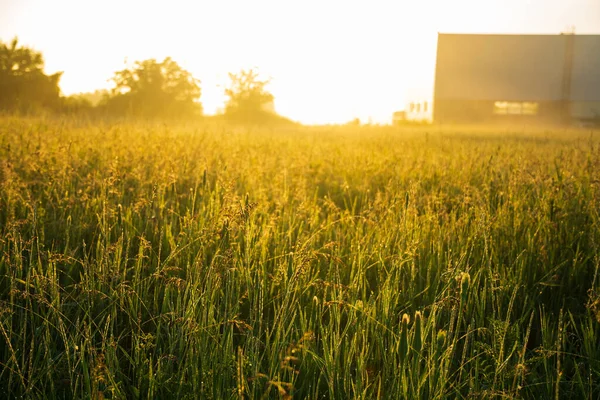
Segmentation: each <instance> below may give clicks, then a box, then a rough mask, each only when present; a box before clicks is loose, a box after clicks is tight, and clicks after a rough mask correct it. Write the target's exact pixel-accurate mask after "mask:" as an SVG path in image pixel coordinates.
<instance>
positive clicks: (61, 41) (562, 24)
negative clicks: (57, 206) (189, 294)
mask: <svg viewBox="0 0 600 400" xmlns="http://www.w3.org/2000/svg"><path fill="white" fill-rule="evenodd" d="M573 27H574V29H575V32H576V33H579V34H600V0H410V1H408V0H395V1H391V0H388V1H383V0H368V1H367V0H363V1H352V0H343V1H337V0H303V1H286V0H254V1H248V0H210V1H208V0H196V1H191V0H170V1H168V2H167V1H164V0H163V1H153V0H102V1H98V0H52V1H50V0H0V40H2V41H4V42H7V41H9V40H11V39H12V38H13V37H15V36H18V38H19V41H20V43H21V44H24V45H28V46H31V47H33V48H35V49H36V50H38V51H41V52H42V53H43V55H44V58H45V61H46V72H47V73H54V72H58V71H63V72H64V74H63V77H62V79H61V89H62V91H63V93H64V94H67V95H68V94H74V93H79V92H89V91H94V90H96V89H102V88H108V87H110V84H111V83H110V78H111V77H112V76H113V74H114V72H115V71H118V70H121V69H123V68H125V67H127V66H130V65H131V64H132V63H133V62H134V61H138V60H144V59H148V58H155V59H157V60H159V61H161V60H162V59H163V58H165V57H167V56H170V57H172V58H173V59H174V60H175V61H176V62H177V63H178V64H179V65H181V66H182V67H183V68H184V69H186V70H188V71H190V72H191V73H192V74H193V75H194V76H195V77H196V78H198V79H200V81H201V87H202V98H201V101H202V103H203V106H204V109H205V112H206V113H208V114H210V113H214V112H215V111H217V110H218V109H219V108H221V107H223V104H224V102H225V100H226V97H225V96H224V94H223V89H224V87H225V86H227V84H228V81H229V80H228V72H238V71H240V70H241V69H248V68H255V69H257V70H258V71H259V73H260V74H261V76H262V77H263V78H270V79H271V83H270V84H269V86H268V89H269V90H270V91H271V93H273V95H274V96H275V109H276V111H277V112H278V113H280V114H282V115H284V116H287V117H289V118H291V119H293V120H296V121H300V122H303V123H309V124H323V123H344V122H348V121H350V120H352V119H354V118H360V119H361V120H362V121H363V122H367V121H369V120H371V121H372V122H380V123H385V122H389V121H390V120H391V115H392V113H393V112H394V111H397V110H402V109H404V107H405V105H406V103H407V102H409V101H413V100H415V101H419V100H428V99H430V98H431V97H432V94H433V80H434V71H435V54H436V43H437V34H438V32H439V33H537V34H558V33H561V32H565V31H569V30H571V29H572V28H573Z"/></svg>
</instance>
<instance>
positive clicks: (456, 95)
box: [435, 34, 566, 101]
mask: <svg viewBox="0 0 600 400" xmlns="http://www.w3.org/2000/svg"><path fill="white" fill-rule="evenodd" d="M565 45H566V41H565V37H564V36H559V35H555V36H548V35H452V34H451V35H448V34H440V35H439V37H438V53H437V68H436V77H435V96H436V98H439V99H462V100H506V101H525V100H538V101H553V100H560V98H561V88H562V76H563V64H564V54H565Z"/></svg>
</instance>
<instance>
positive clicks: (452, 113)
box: [434, 99, 563, 124]
mask: <svg viewBox="0 0 600 400" xmlns="http://www.w3.org/2000/svg"><path fill="white" fill-rule="evenodd" d="M495 103H496V102H495V101H492V100H443V99H441V100H437V101H436V106H435V107H436V108H435V110H434V113H435V114H434V115H435V121H436V122H441V123H469V122H472V123H481V124H487V123H498V122H510V123H523V122H537V123H545V124H557V123H560V122H562V112H561V111H562V109H563V103H562V102H560V101H542V102H536V103H535V104H536V105H537V112H536V114H535V115H512V114H506V115H499V114H495V113H494V108H495Z"/></svg>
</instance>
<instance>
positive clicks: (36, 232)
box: [0, 117, 600, 399]
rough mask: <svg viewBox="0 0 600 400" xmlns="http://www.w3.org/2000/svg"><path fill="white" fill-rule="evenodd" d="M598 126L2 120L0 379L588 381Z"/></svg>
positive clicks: (302, 386) (414, 390) (320, 394)
mask: <svg viewBox="0 0 600 400" xmlns="http://www.w3.org/2000/svg"><path fill="white" fill-rule="evenodd" d="M597 134H598V132H596V133H594V132H589V131H587V132H584V131H569V132H544V131H538V132H533V131H531V132H524V131H523V132H519V131H507V130H504V131H496V132H483V131H479V132H478V131H471V132H467V131H461V132H451V131H449V130H440V129H438V128H414V130H413V131H399V130H394V129H391V128H389V129H388V128H370V129H369V128H361V129H358V128H343V129H342V128H331V129H330V128H323V129H304V128H298V129H297V130H296V131H293V132H292V131H285V132H283V131H281V132H277V131H274V132H271V131H257V130H255V131H231V130H229V129H228V128H226V127H220V126H213V127H203V126H175V125H161V124H146V125H144V124H141V123H139V124H126V123H123V124H114V125H110V124H98V125H93V124H90V123H80V122H77V121H69V120H63V121H52V120H41V119H20V118H12V117H2V118H1V119H0V185H1V186H0V229H1V231H2V235H1V237H0V387H1V388H2V392H3V393H6V394H7V395H8V396H9V397H11V398H15V397H26V398H92V399H109V398H112V399H121V398H140V399H154V398H163V399H164V398H203V399H211V398H213V399H221V398H292V397H293V398H315V399H316V398H332V399H349V398H407V399H417V398H421V399H442V398H470V397H474V398H532V399H540V398H545V399H550V398H586V399H596V398H599V397H600V278H599V277H598V267H599V265H600V252H599V245H600V225H599V222H600V218H599V210H600V180H599V177H600V150H599V147H598V146H599V145H600V142H599V141H598V138H597Z"/></svg>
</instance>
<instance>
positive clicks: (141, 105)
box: [104, 58, 202, 118]
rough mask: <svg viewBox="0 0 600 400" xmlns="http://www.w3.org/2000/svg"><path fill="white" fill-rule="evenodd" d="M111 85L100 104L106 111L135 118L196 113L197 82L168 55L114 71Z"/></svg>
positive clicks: (198, 104)
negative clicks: (112, 85)
mask: <svg viewBox="0 0 600 400" xmlns="http://www.w3.org/2000/svg"><path fill="white" fill-rule="evenodd" d="M113 81H114V83H115V88H114V90H113V93H112V96H110V97H109V98H108V99H107V100H106V101H105V102H104V103H105V104H104V106H105V107H106V109H107V110H108V111H109V112H110V113H114V114H119V115H127V116H138V117H167V118H171V117H184V116H185V117H187V116H195V115H200V114H201V113H202V106H201V104H200V103H199V101H198V100H199V99H200V94H201V91H200V81H199V80H197V79H196V78H194V77H193V76H192V74H190V73H189V72H188V71H186V70H184V69H183V68H181V67H180V66H179V65H178V64H177V63H176V62H175V61H173V60H172V59H171V58H165V60H164V61H163V62H160V63H159V62H157V61H156V60H154V59H149V60H145V61H138V62H136V63H135V64H134V65H133V67H132V68H128V69H124V70H122V71H118V72H116V73H115V76H114V78H113Z"/></svg>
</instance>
